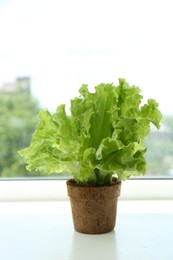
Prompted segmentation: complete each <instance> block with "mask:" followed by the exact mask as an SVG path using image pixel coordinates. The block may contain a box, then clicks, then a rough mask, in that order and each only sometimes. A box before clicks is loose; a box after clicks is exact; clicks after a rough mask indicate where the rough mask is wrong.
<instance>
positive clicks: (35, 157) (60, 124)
mask: <svg viewBox="0 0 173 260" xmlns="http://www.w3.org/2000/svg"><path fill="white" fill-rule="evenodd" d="M140 92H141V90H140V89H139V88H138V87H136V86H129V84H128V83H127V82H126V81H125V80H124V79H119V85H118V86H114V84H113V83H111V84H99V85H98V86H96V87H95V92H93V93H91V92H89V90H88V86H87V85H82V87H81V88H80V89H79V93H80V96H79V97H76V98H74V99H73V100H71V108H70V114H67V113H66V111H65V105H64V104H62V105H59V106H58V107H57V110H56V112H55V113H53V114H51V113H50V112H49V111H48V110H42V111H40V113H39V123H38V125H37V127H36V130H35V133H34V134H33V137H32V141H31V144H30V146H29V147H27V148H25V149H23V150H21V151H19V153H20V155H21V156H23V157H24V160H25V162H26V164H27V166H26V168H27V170H29V171H31V170H33V169H34V170H36V171H37V170H38V171H44V172H46V173H47V174H51V173H57V174H59V173H63V172H64V173H68V174H70V175H71V176H72V177H73V178H72V179H70V180H67V189H68V195H69V197H70V200H71V206H72V214H73V220H74V227H75V229H76V230H77V231H79V232H82V233H92V234H94V233H96V234H98V233H106V232H109V231H111V230H112V229H114V226H115V222H116V221H115V220H116V207H117V198H118V196H119V195H120V187H121V181H122V180H127V179H129V178H130V177H131V176H138V175H144V174H145V173H146V170H147V163H146V159H145V157H144V155H145V152H146V147H145V146H144V142H143V141H144V138H145V137H146V136H147V135H148V134H149V133H150V123H153V124H154V125H155V126H156V127H157V128H159V127H160V121H161V118H162V116H161V113H160V111H159V109H158V103H157V102H156V101H155V100H154V99H149V100H148V101H147V103H146V104H141V103H142V99H143V96H141V95H140ZM83 214H84V216H83Z"/></svg>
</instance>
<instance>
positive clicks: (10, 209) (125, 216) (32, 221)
mask: <svg viewBox="0 0 173 260" xmlns="http://www.w3.org/2000/svg"><path fill="white" fill-rule="evenodd" d="M0 230H1V232H0V245H1V250H0V259H4V260H12V259H13V260H23V259H25V260H31V259H32V260H39V259H41V260H57V259H60V260H81V259H82V260H88V259H90V260H95V259H99V260H105V259H109V260H115V259H116V260H127V259H128V260H137V259H140V260H146V259H157V260H163V259H166V260H172V256H173V248H172V233H173V201H170V200H169V201H166V200H165V201H163V200H162V201H159V200H157V201H151V200H150V201H144V200H143V201H123V200H120V201H119V202H118V213H117V221H116V227H115V230H114V231H112V232H110V233H107V234H103V235H85V234H80V233H77V232H75V231H74V228H73V223H72V217H71V209H70V203H69V201H47V202H44V201H36V202H34V201H25V202H21V201H18V202H14V201H13V202H9V201H8V202H0Z"/></svg>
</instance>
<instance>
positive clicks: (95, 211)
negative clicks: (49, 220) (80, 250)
mask: <svg viewBox="0 0 173 260" xmlns="http://www.w3.org/2000/svg"><path fill="white" fill-rule="evenodd" d="M120 189H121V181H117V179H116V178H113V182H112V184H111V185H105V186H90V185H78V184H77V183H76V182H75V180H74V179H70V180H68V181H67V191H68V196H69V198H70V202H71V210H72V217H73V223H74V228H75V230H76V231H78V232H80V233H85V234H103V233H107V232H110V231H112V230H113V229H114V227H115V223H116V215H117V200H118V196H119V195H120Z"/></svg>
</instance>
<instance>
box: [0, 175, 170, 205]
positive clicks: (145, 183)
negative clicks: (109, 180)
mask: <svg viewBox="0 0 173 260" xmlns="http://www.w3.org/2000/svg"><path fill="white" fill-rule="evenodd" d="M119 199H120V200H173V179H149V178H148V179H147V178H145V179H131V180H127V181H123V182H122V188H121V195H120V198H119ZM60 200H61V201H62V200H68V196H67V189H66V180H65V179H63V180H60V179H22V180H19V179H8V180H7V179H2V180H0V202H3V201H60Z"/></svg>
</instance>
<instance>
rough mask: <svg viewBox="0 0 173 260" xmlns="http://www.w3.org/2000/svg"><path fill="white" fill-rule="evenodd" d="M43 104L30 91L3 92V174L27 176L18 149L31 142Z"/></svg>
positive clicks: (0, 138) (0, 105)
mask: <svg viewBox="0 0 173 260" xmlns="http://www.w3.org/2000/svg"><path fill="white" fill-rule="evenodd" d="M39 109H40V108H39V104H38V101H36V100H35V99H34V98H33V97H32V96H31V95H30V94H29V93H27V92H23V91H22V90H17V91H15V92H6V93H0V177H4V178H5V177H20V176H26V175H28V173H27V172H26V170H25V167H24V164H23V162H22V160H21V159H20V156H19V155H18V154H17V151H18V150H19V149H21V148H23V147H25V146H26V145H28V143H29V142H30V139H31V135H32V133H33V131H34V128H35V125H36V123H37V116H36V115H37V114H38V111H39Z"/></svg>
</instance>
